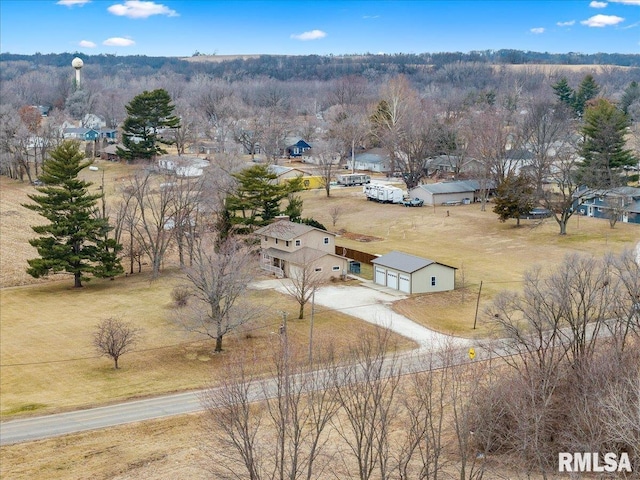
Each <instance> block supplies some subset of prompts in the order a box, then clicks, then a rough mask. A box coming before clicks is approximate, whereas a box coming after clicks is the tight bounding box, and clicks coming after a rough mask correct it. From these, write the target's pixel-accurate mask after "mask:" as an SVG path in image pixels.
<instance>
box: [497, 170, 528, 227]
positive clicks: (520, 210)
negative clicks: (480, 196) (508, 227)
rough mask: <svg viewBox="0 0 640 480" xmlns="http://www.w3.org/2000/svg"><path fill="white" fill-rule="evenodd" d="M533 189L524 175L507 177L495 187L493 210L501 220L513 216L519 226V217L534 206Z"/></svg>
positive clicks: (503, 220) (504, 220)
mask: <svg viewBox="0 0 640 480" xmlns="http://www.w3.org/2000/svg"><path fill="white" fill-rule="evenodd" d="M533 191H534V189H533V186H532V185H531V182H530V180H529V179H528V178H527V177H526V176H524V175H518V176H509V177H507V178H506V179H505V180H504V182H502V183H501V184H500V185H498V188H497V189H496V196H495V198H494V203H495V206H494V207H493V212H494V213H496V214H497V215H498V219H499V220H500V221H501V222H506V221H507V220H508V219H510V218H515V219H516V225H518V226H519V225H520V217H522V216H525V215H527V214H528V213H529V212H530V211H531V209H532V208H533V206H534V203H533Z"/></svg>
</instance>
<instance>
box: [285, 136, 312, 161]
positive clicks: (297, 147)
mask: <svg viewBox="0 0 640 480" xmlns="http://www.w3.org/2000/svg"><path fill="white" fill-rule="evenodd" d="M294 140H295V141H294V142H291V139H286V140H285V141H286V142H287V145H288V146H287V147H285V149H284V156H285V157H289V158H300V157H302V155H303V154H304V152H306V151H307V150H310V149H311V145H309V144H308V143H307V142H305V141H304V140H302V139H294ZM290 142H291V143H290Z"/></svg>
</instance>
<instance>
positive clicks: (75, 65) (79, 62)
mask: <svg viewBox="0 0 640 480" xmlns="http://www.w3.org/2000/svg"><path fill="white" fill-rule="evenodd" d="M83 65H84V62H83V61H82V59H81V58H78V57H76V58H74V59H73V60H72V61H71V66H72V67H73V68H75V70H76V88H78V87H80V69H82V66H83Z"/></svg>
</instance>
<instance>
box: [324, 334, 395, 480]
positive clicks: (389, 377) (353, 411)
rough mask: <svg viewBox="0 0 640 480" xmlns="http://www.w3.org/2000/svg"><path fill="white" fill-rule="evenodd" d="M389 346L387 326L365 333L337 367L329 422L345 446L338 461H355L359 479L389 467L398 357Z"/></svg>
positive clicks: (386, 472)
mask: <svg viewBox="0 0 640 480" xmlns="http://www.w3.org/2000/svg"><path fill="white" fill-rule="evenodd" d="M390 346H391V345H390V340H389V333H388V331H382V332H381V331H378V332H377V334H376V335H364V336H362V337H361V339H360V340H359V342H358V343H357V344H356V345H355V346H354V347H353V348H352V349H351V352H350V354H349V357H348V358H349V365H347V366H345V367H344V368H343V369H340V370H337V372H336V374H337V379H336V384H337V385H338V388H337V401H338V402H339V404H340V414H339V415H337V416H336V417H335V420H334V425H335V429H336V431H337V433H338V435H339V436H340V438H341V439H342V440H343V441H344V443H345V445H346V447H347V448H346V449H345V450H344V451H343V452H342V453H341V455H342V456H343V459H342V461H343V462H344V463H345V465H349V464H350V462H351V461H355V463H356V465H357V476H356V478H359V479H360V480H368V479H371V478H380V479H382V480H385V479H388V478H390V475H391V472H392V470H393V468H394V466H393V462H392V456H391V443H392V439H391V435H390V434H391V424H392V422H393V420H394V418H395V415H396V413H397V412H396V411H395V408H396V403H395V398H396V395H397V394H398V393H399V382H400V375H399V369H400V361H399V359H398V357H397V356H396V355H395V354H393V353H388V352H389V351H390ZM376 472H377V474H376Z"/></svg>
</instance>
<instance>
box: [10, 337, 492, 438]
mask: <svg viewBox="0 0 640 480" xmlns="http://www.w3.org/2000/svg"><path fill="white" fill-rule="evenodd" d="M467 352H468V350H467V349H466V348H459V349H456V350H455V352H454V355H455V359H454V363H456V364H459V363H464V362H469V358H468V356H467ZM430 354H431V352H429V351H427V350H425V349H419V350H414V351H413V352H407V353H404V354H402V355H400V356H398V357H397V359H396V362H397V363H396V369H395V371H396V372H398V371H400V372H402V373H403V374H407V373H411V372H418V371H426V370H428V369H430V368H437V367H439V366H440V363H441V362H440V359H439V358H437V357H431V358H429V357H428V356H429V355H430ZM476 355H477V356H476V361H477V360H480V359H482V358H487V356H488V355H489V354H488V352H487V351H486V350H484V349H482V347H478V348H476ZM276 391H277V389H276V384H275V381H273V380H265V381H262V382H256V383H255V384H253V386H252V388H251V389H250V398H252V401H259V400H264V399H265V398H267V397H272V396H274V395H275V392H276ZM204 393H205V390H198V391H193V392H185V393H178V394H172V395H164V396H161V397H154V398H148V399H144V400H135V401H130V402H124V403H119V404H114V405H107V406H104V407H97V408H90V409H87V410H76V411H73V412H67V413H59V414H53V415H46V416H39V417H30V418H22V419H18V420H10V421H6V422H2V423H0V445H10V444H14V443H20V442H28V441H33V440H41V439H45V438H51V437H57V436H61V435H67V434H72V433H79V432H85V431H89V430H97V429H101V428H109V427H115V426H117V425H124V424H128V423H135V422H142V421H145V420H152V419H157V418H163V417H171V416H174V415H184V414H189V413H197V412H201V411H203V410H204V408H205V407H204V405H203V399H204Z"/></svg>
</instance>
